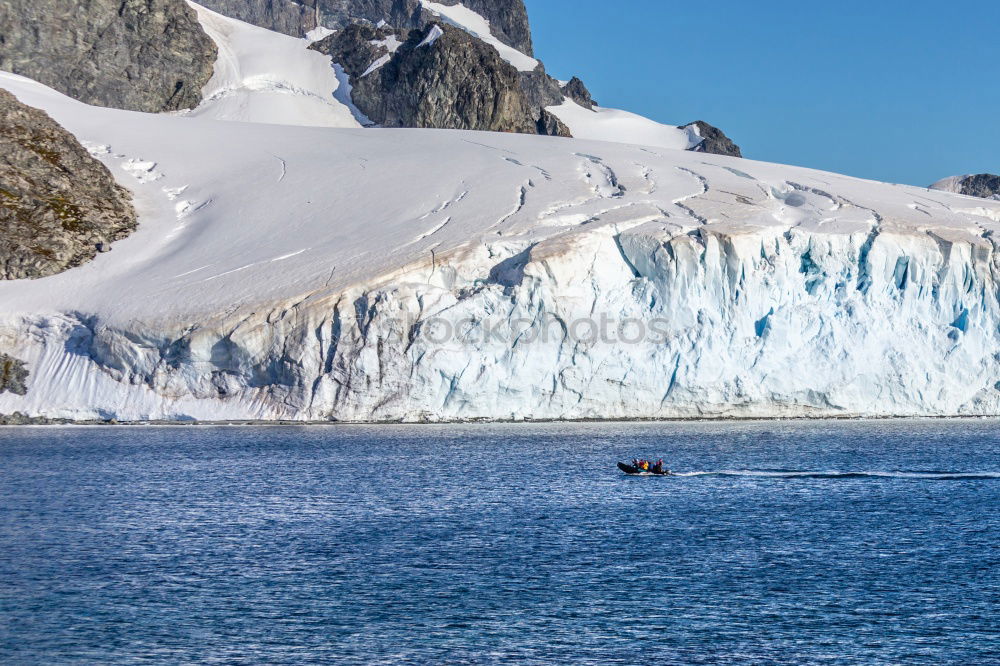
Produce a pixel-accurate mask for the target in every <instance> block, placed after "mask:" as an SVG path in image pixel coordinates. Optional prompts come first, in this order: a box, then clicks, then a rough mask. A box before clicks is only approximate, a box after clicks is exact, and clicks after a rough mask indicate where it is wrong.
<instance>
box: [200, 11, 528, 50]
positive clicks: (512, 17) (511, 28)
mask: <svg viewBox="0 0 1000 666" xmlns="http://www.w3.org/2000/svg"><path fill="white" fill-rule="evenodd" d="M437 2H439V4H442V5H457V4H459V2H462V4H464V5H465V6H466V7H468V8H469V9H471V10H472V11H474V12H477V13H478V14H481V15H482V16H483V17H484V18H486V19H487V20H488V21H489V22H490V28H491V30H492V32H493V34H494V35H495V36H496V37H497V39H499V40H500V41H502V42H504V43H505V44H509V45H510V46H513V47H514V48H516V49H517V50H519V51H522V52H524V53H527V54H528V55H531V54H532V44H531V29H530V27H529V24H528V11H527V9H525V7H524V1H523V0H437ZM201 4H202V5H204V6H205V7H208V8H209V9H213V10H215V11H217V12H219V13H220V14H225V15H226V16H232V17H233V18H238V19H240V20H241V21H246V22H247V23H252V24H254V25H259V26H261V27H263V28H268V29H269V30H277V31H279V32H284V33H286V34H289V35H295V36H301V35H304V34H305V33H307V32H309V31H310V30H312V29H313V28H315V27H317V26H325V27H327V28H331V29H333V30H341V29H343V28H345V27H347V26H348V25H350V24H352V23H357V22H366V23H370V24H371V25H373V26H374V25H378V24H379V23H380V22H381V21H385V22H386V23H387V24H388V25H390V26H393V27H396V28H400V29H416V28H424V27H425V26H426V25H427V24H428V23H430V22H432V21H434V20H435V18H434V15H433V14H432V13H430V12H427V11H423V10H422V7H421V4H420V0H203V1H202V2H201Z"/></svg>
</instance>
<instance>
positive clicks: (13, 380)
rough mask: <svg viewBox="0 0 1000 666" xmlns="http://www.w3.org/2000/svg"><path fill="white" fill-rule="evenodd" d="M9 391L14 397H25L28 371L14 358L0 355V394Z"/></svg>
mask: <svg viewBox="0 0 1000 666" xmlns="http://www.w3.org/2000/svg"><path fill="white" fill-rule="evenodd" d="M5 391H10V392H11V393H13V394H15V395H27V393H28V370H27V369H26V368H25V367H24V363H22V362H21V361H18V360H17V359H16V358H12V357H10V356H7V354H0V393H4V392H5Z"/></svg>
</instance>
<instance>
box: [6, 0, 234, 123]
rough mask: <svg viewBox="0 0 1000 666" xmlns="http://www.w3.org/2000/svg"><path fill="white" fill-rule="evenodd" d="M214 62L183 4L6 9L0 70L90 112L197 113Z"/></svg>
mask: <svg viewBox="0 0 1000 666" xmlns="http://www.w3.org/2000/svg"><path fill="white" fill-rule="evenodd" d="M216 54H217V52H216V47H215V44H214V43H213V42H212V40H211V39H210V38H209V36H208V35H206V34H205V31H204V30H202V28H201V24H199V23H198V19H197V16H196V14H195V12H194V10H193V9H192V8H191V7H190V6H189V5H188V4H187V3H186V2H184V0H7V1H5V2H2V3H0V69H3V70H6V71H9V72H14V73H15V74H21V75H23V76H27V77H29V78H32V79H35V80H36V81H40V82H41V83H44V84H45V85H47V86H50V87H52V88H55V89H56V90H58V91H60V92H62V93H65V94H67V95H69V96H70V97H73V98H75V99H78V100H80V101H81V102H86V103H87V104H94V105H97V106H108V107H114V108H119V109H130V110H133V111H149V112H160V111H174V110H178V109H187V108H191V107H194V106H197V105H198V103H199V102H200V101H201V90H202V88H203V87H204V86H205V84H206V83H208V80H209V79H210V78H211V77H212V71H213V68H214V65H215V59H216Z"/></svg>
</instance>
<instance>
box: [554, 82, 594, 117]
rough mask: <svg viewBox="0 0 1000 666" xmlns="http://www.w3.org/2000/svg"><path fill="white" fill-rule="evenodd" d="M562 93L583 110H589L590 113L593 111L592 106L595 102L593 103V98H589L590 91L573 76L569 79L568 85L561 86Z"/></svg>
mask: <svg viewBox="0 0 1000 666" xmlns="http://www.w3.org/2000/svg"><path fill="white" fill-rule="evenodd" d="M562 93H563V94H564V95H565V96H566V97H569V98H570V99H571V100H573V101H574V102H576V103H577V104H579V105H580V106H582V107H583V108H585V109H590V110H591V111H593V110H594V104H596V102H594V98H593V97H591V96H590V91H589V90H587V86H585V85H584V83H583V81H581V80H580V79H579V78H577V77H575V76H574V77H573V78H572V79H570V80H569V83H567V84H566V85H565V86H563V88H562Z"/></svg>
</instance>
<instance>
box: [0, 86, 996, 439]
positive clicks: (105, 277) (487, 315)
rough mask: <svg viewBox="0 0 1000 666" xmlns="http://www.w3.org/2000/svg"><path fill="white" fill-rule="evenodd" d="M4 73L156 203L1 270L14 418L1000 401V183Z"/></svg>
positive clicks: (801, 409)
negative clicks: (82, 256)
mask: <svg viewBox="0 0 1000 666" xmlns="http://www.w3.org/2000/svg"><path fill="white" fill-rule="evenodd" d="M0 87H3V88H5V89H8V90H10V91H11V92H13V93H14V94H15V95H16V96H17V97H18V98H19V99H20V101H21V102H23V103H25V104H28V105H31V106H34V107H37V108H41V109H43V110H45V111H46V112H48V113H49V114H50V115H51V116H52V117H53V118H55V120H57V121H58V122H60V123H61V124H62V125H63V126H64V127H66V128H67V129H68V130H69V131H70V132H72V133H73V134H74V135H75V136H76V137H77V138H78V139H80V140H81V141H83V142H84V143H85V145H87V146H88V147H89V149H90V151H91V153H92V154H93V155H95V156H96V157H97V158H98V159H100V160H101V161H102V162H103V163H104V164H105V165H107V166H108V167H109V169H111V171H112V173H113V174H114V175H115V176H116V178H118V179H119V181H120V182H121V183H123V184H127V185H128V187H129V189H130V190H132V193H133V195H134V198H135V206H136V210H137V212H138V213H139V216H140V226H139V229H138V231H136V232H135V233H134V234H133V235H132V236H130V237H129V238H127V239H125V240H122V241H119V242H118V243H116V244H115V246H114V250H113V251H112V252H109V253H105V254H101V255H98V257H97V258H96V259H95V260H94V261H92V262H91V263H89V264H87V265H84V266H81V267H78V268H75V269H73V270H70V271H67V272H65V273H62V274H60V275H55V276H51V277H46V278H43V279H39V280H16V281H8V282H0V303H2V304H3V308H2V310H0V353H2V354H4V355H6V357H8V358H11V359H16V361H17V364H18V367H19V368H23V370H24V372H25V373H26V374H22V375H21V376H23V377H25V378H26V379H25V380H24V384H25V386H24V387H23V388H24V390H23V391H21V390H19V391H18V392H10V391H6V392H2V393H0V413H7V414H10V413H14V412H19V413H22V414H26V415H28V416H45V417H51V418H78V419H88V418H117V419H119V420H139V419H301V420H328V419H336V420H345V421H357V420H456V419H521V418H538V419H540V418H566V419H573V418H633V417H635V418H653V417H656V418H663V417H678V416H681V417H686V416H793V415H909V414H914V415H944V414H997V413H1000V389H998V386H1000V384H998V380H1000V354H998V336H1000V303H998V294H1000V291H998V285H997V274H998V268H1000V260H998V254H997V252H996V246H995V241H994V232H995V231H996V229H997V227H998V225H1000V203H998V202H991V201H986V200H982V199H972V198H969V197H963V196H960V195H957V194H953V193H948V192H939V191H929V190H925V189H921V188H913V187H901V186H893V185H886V184H882V183H875V182H870V181H862V180H857V179H852V178H848V177H845V176H840V175H836V174H829V173H823V172H818V171H811V170H808V169H802V168H796V167H788V166H781V165H774V164H765V163H760V162H753V161H747V160H738V159H734V158H729V157H724V156H717V155H709V154H703V153H692V152H686V151H682V150H669V149H665V148H663V149H658V148H648V147H641V146H629V145H624V144H610V143H601V142H593V141H583V140H571V139H554V138H547V137H538V136H527V135H506V134H492V133H477V132H460V131H434V130H365V129H331V128H312V127H291V126H280V125H248V124H244V123H231V122H222V121H218V120H214V119H211V118H208V117H178V116H163V115H150V114H142V113H134V112H127V111H117V110H111V109H101V108H96V107H89V106H85V105H83V104H80V103H78V102H75V101H73V100H70V99H68V98H66V97H63V96H62V95H60V94H58V93H56V92H54V91H52V90H50V89H47V88H45V87H44V86H41V85H40V84H37V83H34V82H31V81H28V80H26V79H23V78H20V77H16V76H12V75H5V74H4V75H0ZM19 372H20V370H19ZM20 393H23V395H20Z"/></svg>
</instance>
